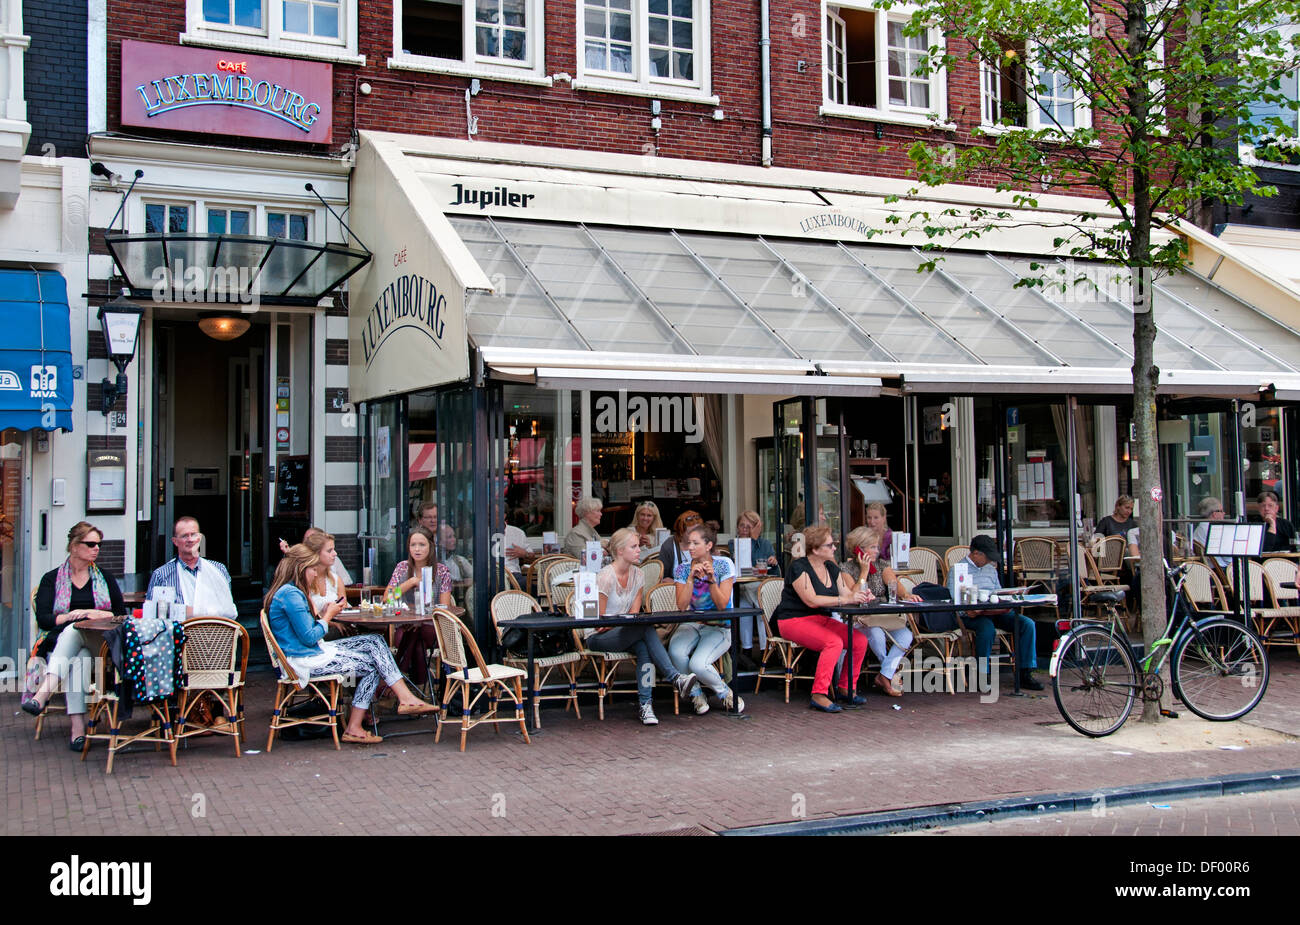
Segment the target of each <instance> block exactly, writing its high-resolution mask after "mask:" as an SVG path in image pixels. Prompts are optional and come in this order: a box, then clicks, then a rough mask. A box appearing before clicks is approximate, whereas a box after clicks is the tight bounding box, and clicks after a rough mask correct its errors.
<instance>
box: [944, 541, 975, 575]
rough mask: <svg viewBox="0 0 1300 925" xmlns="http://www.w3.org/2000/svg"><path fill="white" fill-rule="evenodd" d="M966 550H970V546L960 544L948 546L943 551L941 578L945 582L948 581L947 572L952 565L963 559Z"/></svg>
mask: <svg viewBox="0 0 1300 925" xmlns="http://www.w3.org/2000/svg"><path fill="white" fill-rule="evenodd" d="M968 552H970V547H969V546H962V545H957V546H949V547H948V548H947V549H945V550H944V551H943V580H944V583H945V584H946V583H947V581H948V573H949V572H951V571H952V567H953V566H954V565H956V564H957V563H958V562H960V561H961V560H962V559H965V558H966V554H967V553H968Z"/></svg>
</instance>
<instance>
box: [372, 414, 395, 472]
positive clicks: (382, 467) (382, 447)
mask: <svg viewBox="0 0 1300 925" xmlns="http://www.w3.org/2000/svg"><path fill="white" fill-rule="evenodd" d="M375 464H376V465H377V466H378V468H379V477H380V478H381V479H386V478H389V477H390V476H392V474H393V443H392V438H391V436H390V432H389V428H388V427H386V426H385V427H381V428H379V434H378V436H376V437H375Z"/></svg>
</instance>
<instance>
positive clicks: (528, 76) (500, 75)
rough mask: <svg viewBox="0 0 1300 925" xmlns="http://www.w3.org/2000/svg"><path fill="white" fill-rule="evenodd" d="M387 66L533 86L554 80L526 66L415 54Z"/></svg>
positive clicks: (395, 68)
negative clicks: (494, 65) (508, 66)
mask: <svg viewBox="0 0 1300 925" xmlns="http://www.w3.org/2000/svg"><path fill="white" fill-rule="evenodd" d="M388 67H389V68H390V69H391V70H394V71H419V72H420V73H423V74H450V75H453V76H455V77H477V78H478V79H479V80H505V81H509V82H510V83H518V84H531V85H533V86H535V87H549V86H551V85H552V84H553V83H554V81H553V80H551V78H549V77H542V76H540V75H539V74H538V73H537V72H536V71H534V70H531V69H528V68H519V69H518V70H513V69H511V70H507V69H505V68H502V69H501V70H497V69H495V68H488V67H483V66H473V65H468V64H463V63H460V62H457V61H450V60H449V61H440V60H437V59H435V58H421V57H418V56H415V55H401V56H394V57H391V58H389V59H388Z"/></svg>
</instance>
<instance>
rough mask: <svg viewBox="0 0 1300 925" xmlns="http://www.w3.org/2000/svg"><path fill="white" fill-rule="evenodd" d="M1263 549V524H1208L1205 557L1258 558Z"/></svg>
mask: <svg viewBox="0 0 1300 925" xmlns="http://www.w3.org/2000/svg"><path fill="white" fill-rule="evenodd" d="M1263 548H1264V524H1224V523H1219V524H1210V529H1209V532H1208V533H1207V535H1206V537H1205V554H1206V555H1207V556H1258V555H1259V554H1260V551H1261V550H1262V549H1263Z"/></svg>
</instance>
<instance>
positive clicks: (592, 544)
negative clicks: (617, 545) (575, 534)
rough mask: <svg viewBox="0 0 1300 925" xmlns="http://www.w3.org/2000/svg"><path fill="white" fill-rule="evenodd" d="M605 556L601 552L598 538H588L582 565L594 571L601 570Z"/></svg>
mask: <svg viewBox="0 0 1300 925" xmlns="http://www.w3.org/2000/svg"><path fill="white" fill-rule="evenodd" d="M604 558H605V554H604V553H603V552H601V549H600V542H599V541H598V540H587V545H586V547H585V548H584V549H583V551H582V567H583V568H586V569H590V570H591V571H593V572H599V571H600V566H601V563H602V561H603V560H604Z"/></svg>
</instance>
